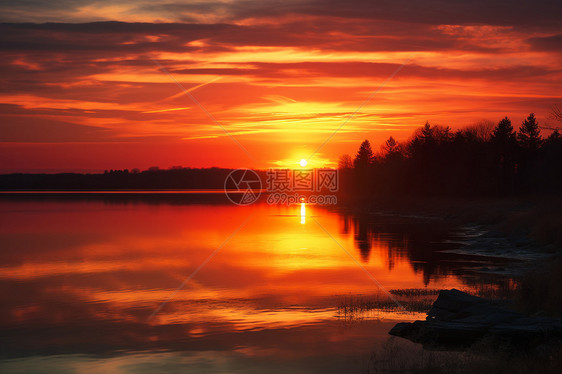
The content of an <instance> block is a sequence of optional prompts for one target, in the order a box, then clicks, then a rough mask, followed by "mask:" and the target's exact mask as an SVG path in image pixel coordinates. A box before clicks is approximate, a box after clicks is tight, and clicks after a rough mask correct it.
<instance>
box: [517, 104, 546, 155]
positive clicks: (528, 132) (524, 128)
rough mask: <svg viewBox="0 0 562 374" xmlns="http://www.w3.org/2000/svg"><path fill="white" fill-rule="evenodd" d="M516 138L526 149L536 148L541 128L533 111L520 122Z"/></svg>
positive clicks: (539, 142) (539, 143) (539, 141)
mask: <svg viewBox="0 0 562 374" xmlns="http://www.w3.org/2000/svg"><path fill="white" fill-rule="evenodd" d="M517 140H518V141H519V143H520V144H521V146H522V147H523V148H527V149H537V148H539V146H540V145H541V142H542V137H541V130H540V129H539V123H538V122H537V119H536V118H535V114H534V113H531V114H529V117H527V119H526V120H524V121H523V123H522V124H521V127H520V128H519V132H518V133H517Z"/></svg>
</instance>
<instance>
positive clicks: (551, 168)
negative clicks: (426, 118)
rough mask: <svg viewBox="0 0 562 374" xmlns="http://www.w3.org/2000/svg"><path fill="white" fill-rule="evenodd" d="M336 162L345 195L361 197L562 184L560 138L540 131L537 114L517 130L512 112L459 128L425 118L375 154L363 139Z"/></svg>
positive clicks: (499, 191)
mask: <svg viewBox="0 0 562 374" xmlns="http://www.w3.org/2000/svg"><path fill="white" fill-rule="evenodd" d="M339 168H340V170H341V172H340V175H341V177H340V178H341V186H342V192H343V194H344V195H347V196H354V197H359V198H361V199H368V198H373V197H375V198H376V197H382V198H386V197H402V196H438V197H441V196H443V197H472V196H474V197H484V196H490V197H499V196H506V195H521V194H552V193H559V192H560V191H562V137H561V135H560V134H559V132H558V131H557V130H554V131H553V132H552V133H551V134H550V135H549V136H548V137H546V138H543V136H542V135H541V130H540V127H539V124H538V122H537V120H536V118H535V116H534V114H532V113H531V114H530V115H529V116H528V117H527V118H526V119H525V120H524V121H523V123H522V124H521V126H520V127H519V129H518V130H517V131H516V130H515V129H514V128H513V125H512V124H511V121H510V120H509V118H508V117H505V118H504V119H502V120H501V121H499V123H497V124H494V123H493V122H489V121H482V122H480V123H478V124H476V125H473V126H470V127H467V128H465V129H462V130H458V131H452V130H451V129H450V128H449V127H444V126H438V125H433V126H432V125H430V124H429V123H426V124H425V126H423V127H421V128H419V129H418V130H416V132H415V133H414V135H413V136H412V137H411V138H410V139H409V140H408V141H406V142H403V143H398V142H397V141H395V140H394V138H392V137H390V138H389V139H388V140H387V141H386V142H385V144H384V145H382V146H381V151H380V153H378V154H374V153H373V151H372V149H371V145H370V143H369V141H368V140H365V141H364V142H363V143H362V144H361V146H360V148H359V151H358V152H357V155H356V156H355V158H354V159H352V158H351V157H350V156H349V155H343V156H341V158H340V161H339Z"/></svg>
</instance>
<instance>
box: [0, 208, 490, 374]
mask: <svg viewBox="0 0 562 374" xmlns="http://www.w3.org/2000/svg"><path fill="white" fill-rule="evenodd" d="M190 201H191V202H190ZM244 222H246V223H245V225H243V226H242V227H241V225H242V224H243V223H244ZM462 235H463V230H462V229H461V228H458V227H452V226H450V225H449V224H448V223H447V222H446V221H443V220H437V219H428V218H423V217H397V216H388V215H377V214H359V215H357V214H354V215H352V214H344V213H342V212H340V211H337V210H334V209H331V210H330V209H326V208H322V207H319V206H309V205H293V206H269V205H265V204H263V205H254V206H250V207H238V206H234V205H227V204H217V203H211V202H207V203H204V204H203V203H200V204H195V203H193V200H192V199H191V200H189V201H185V202H182V201H180V202H178V201H174V202H173V203H171V202H169V201H143V200H142V199H138V198H137V199H131V200H128V199H127V198H126V197H123V198H120V199H117V200H116V199H105V198H92V197H84V198H73V199H64V198H61V197H59V198H42V199H34V198H18V199H13V198H10V197H2V198H1V199H0V244H1V252H0V259H1V263H0V265H1V267H0V285H1V289H2V295H3V296H2V304H3V307H2V309H0V310H1V311H0V313H1V314H2V318H1V319H0V336H1V344H2V349H1V353H0V371H2V372H57V373H66V372H68V373H74V372H76V373H78V372H80V373H82V372H95V373H97V372H103V373H106V372H116V373H125V372H135V373H137V372H198V373H199V372H213V373H215V372H225V373H226V372H228V373H233V372H240V373H248V372H250V373H251V372H256V373H257V372H260V373H261V372H264V371H267V372H287V371H289V370H290V371H292V372H297V373H298V372H322V373H330V372H361V370H363V369H364V368H365V365H366V362H367V361H368V359H369V357H370V354H371V353H372V351H373V349H375V346H376V345H377V344H378V343H381V342H383V341H385V340H386V339H388V334H387V332H388V330H389V329H390V328H391V327H392V326H393V324H394V323H396V322H397V321H403V320H413V319H416V318H420V317H421V318H423V315H422V312H423V308H422V309H420V308H419V307H417V308H416V307H414V306H415V305H416V304H413V303H411V301H412V297H409V296H408V295H406V296H404V295H402V296H401V295H398V294H397V292H396V291H395V290H400V289H412V288H415V289H429V290H435V289H441V288H451V287H456V288H460V289H466V290H474V289H475V287H478V286H481V285H482V284H486V282H489V280H487V279H484V278H482V277H481V276H479V275H478V273H475V272H474V271H473V270H474V267H477V266H482V264H483V263H486V262H487V261H488V260H486V259H479V258H473V257H470V258H468V257H466V258H463V257H461V256H459V255H452V254H446V253H443V252H441V251H443V250H447V249H451V248H452V247H455V246H457V247H458V246H459V245H460V244H458V243H457V241H456V240H454V239H455V238H459V236H460V237H461V238H462ZM213 253H214V256H212V258H209V256H210V255H213ZM206 261H207V262H206ZM202 265H203V266H202ZM194 271H197V272H196V274H195V275H193V276H192V277H191V278H189V277H190V275H192V274H193V273H194ZM367 272H368V273H370V274H371V275H372V277H374V278H375V279H376V281H377V282H378V283H380V285H381V286H382V287H384V289H385V290H387V291H391V290H392V291H391V292H393V293H395V294H397V295H396V296H395V297H396V298H397V301H398V302H399V303H400V304H401V305H403V306H404V307H405V308H406V309H407V310H406V311H403V310H401V309H400V308H398V306H397V305H396V303H394V302H393V301H392V300H391V299H390V298H389V297H388V296H387V294H386V293H385V291H383V290H382V289H381V287H379V285H378V284H377V282H375V281H374V280H373V279H371V276H369V274H367ZM182 286H183V287H182ZM427 298H429V300H426V301H427V302H431V300H433V299H434V298H435V295H429V296H427ZM362 300H363V301H364V300H370V301H373V300H375V301H376V302H375V307H374V308H373V307H372V308H369V309H368V310H365V309H362V308H360V307H359V308H353V305H361V302H362ZM166 301H167V302H166ZM418 301H419V300H418ZM377 302H378V303H380V307H378V306H377V305H379V304H377ZM151 316H152V317H151Z"/></svg>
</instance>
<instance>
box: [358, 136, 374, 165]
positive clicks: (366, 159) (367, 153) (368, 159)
mask: <svg viewBox="0 0 562 374" xmlns="http://www.w3.org/2000/svg"><path fill="white" fill-rule="evenodd" d="M373 158H374V157H373V150H372V149H371V143H369V141H368V140H364V141H363V143H361V146H360V147H359V151H357V155H356V156H355V160H353V164H354V166H355V167H356V168H366V167H368V166H370V165H371V163H372V162H373Z"/></svg>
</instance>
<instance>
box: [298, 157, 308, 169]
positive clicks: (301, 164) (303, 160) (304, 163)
mask: <svg viewBox="0 0 562 374" xmlns="http://www.w3.org/2000/svg"><path fill="white" fill-rule="evenodd" d="M307 163H308V162H307V161H306V160H305V159H304V158H303V159H301V160H300V161H299V164H300V166H301V167H303V168H304V167H305V166H306V164H307Z"/></svg>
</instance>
